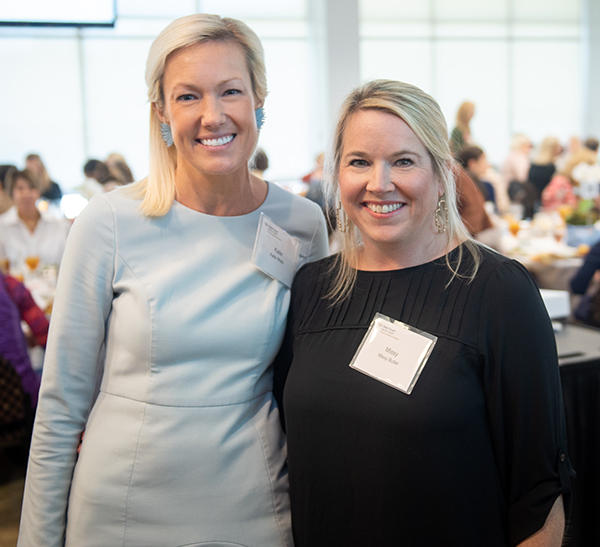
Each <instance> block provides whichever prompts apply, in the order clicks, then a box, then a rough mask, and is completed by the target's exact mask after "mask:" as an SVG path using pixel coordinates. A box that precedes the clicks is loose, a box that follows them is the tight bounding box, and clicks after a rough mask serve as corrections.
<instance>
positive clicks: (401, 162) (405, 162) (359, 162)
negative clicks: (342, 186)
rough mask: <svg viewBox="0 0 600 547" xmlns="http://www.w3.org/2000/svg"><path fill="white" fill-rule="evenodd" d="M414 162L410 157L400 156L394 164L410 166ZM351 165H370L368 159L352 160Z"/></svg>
mask: <svg viewBox="0 0 600 547" xmlns="http://www.w3.org/2000/svg"><path fill="white" fill-rule="evenodd" d="M414 163H415V162H414V161H413V160H411V159H409V158H400V159H399V160H396V161H395V162H394V165H395V166H398V167H408V166H410V165H413V164H414ZM349 165H351V166H353V167H368V166H369V162H368V161H367V160H362V159H354V160H351V161H350V164H349Z"/></svg>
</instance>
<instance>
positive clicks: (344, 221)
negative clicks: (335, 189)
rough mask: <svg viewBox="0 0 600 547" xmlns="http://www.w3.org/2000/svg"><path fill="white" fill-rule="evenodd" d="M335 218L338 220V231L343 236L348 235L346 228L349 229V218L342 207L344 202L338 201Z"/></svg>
mask: <svg viewBox="0 0 600 547" xmlns="http://www.w3.org/2000/svg"><path fill="white" fill-rule="evenodd" d="M335 218H336V220H337V225H338V230H339V231H340V232H342V233H343V234H344V233H346V228H347V227H348V216H347V215H346V211H344V208H343V207H342V200H338V202H337V206H336V208H335Z"/></svg>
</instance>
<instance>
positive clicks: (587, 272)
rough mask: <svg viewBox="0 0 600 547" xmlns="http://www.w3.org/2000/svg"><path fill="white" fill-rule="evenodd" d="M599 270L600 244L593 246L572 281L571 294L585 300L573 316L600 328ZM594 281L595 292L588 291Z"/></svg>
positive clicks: (576, 308)
mask: <svg viewBox="0 0 600 547" xmlns="http://www.w3.org/2000/svg"><path fill="white" fill-rule="evenodd" d="M598 270H600V242H598V243H596V244H595V245H593V246H592V248H591V249H590V252H589V253H588V254H587V256H586V257H585V261H584V262H583V265H582V266H581V268H579V270H577V273H576V274H575V275H574V276H573V278H572V279H571V281H570V286H571V292H572V293H573V294H580V295H583V298H582V299H581V300H580V301H579V304H578V305H577V306H576V307H575V309H574V310H573V315H574V316H575V318H576V319H578V320H579V321H583V322H584V323H586V324H588V325H592V326H594V327H600V298H599V296H600V292H598V291H599V290H600V286H598V281H600V279H599V274H598V273H597V272H598ZM592 280H594V283H595V285H592V287H593V288H594V289H595V290H590V291H588V288H590V284H591V283H592ZM586 293H587V294H586Z"/></svg>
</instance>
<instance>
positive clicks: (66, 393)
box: [18, 197, 115, 547]
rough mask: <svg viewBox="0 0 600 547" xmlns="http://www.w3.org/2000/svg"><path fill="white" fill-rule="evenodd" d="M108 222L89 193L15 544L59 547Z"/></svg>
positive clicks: (108, 246)
mask: <svg viewBox="0 0 600 547" xmlns="http://www.w3.org/2000/svg"><path fill="white" fill-rule="evenodd" d="M114 226H115V222H114V213H113V211H112V209H111V207H110V205H109V204H108V202H107V201H106V200H105V199H104V198H102V197H98V198H95V199H94V200H93V201H92V202H91V203H90V204H89V205H88V206H87V207H86V209H84V211H83V212H82V213H81V215H80V216H79V217H78V218H77V220H76V221H75V224H74V225H73V227H72V229H71V232H70V234H69V238H68V241H67V246H66V250H65V254H64V258H63V261H62V264H61V269H60V274H59V278H58V284H57V290H56V299H55V304H54V310H53V316H52V320H51V324H50V331H49V338H48V345H47V349H46V359H45V362H44V372H43V378H42V386H41V390H40V401H39V405H38V411H37V416H36V421H35V427H34V431H33V439H32V445H31V452H30V460H29V466H28V475H27V481H26V487H25V495H24V503H23V513H22V518H21V529H20V535H19V543H18V545H19V547H34V546H35V547H39V546H40V545H44V546H46V547H58V546H62V545H63V542H64V536H65V522H66V510H67V501H68V495H69V488H70V483H71V479H72V475H73V470H74V465H75V461H76V458H77V446H78V443H79V439H80V435H81V433H82V431H83V430H84V429H85V424H86V420H87V417H88V414H89V411H90V407H91V405H92V401H93V397H94V394H95V388H96V381H97V374H98V373H99V369H100V363H99V356H100V353H101V348H102V345H103V342H104V335H105V323H106V320H107V317H108V315H109V313H110V310H111V305H112V298H113V289H112V283H113V276H114V271H115V267H114V264H115V228H114Z"/></svg>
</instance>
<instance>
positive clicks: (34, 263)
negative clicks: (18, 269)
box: [25, 255, 40, 272]
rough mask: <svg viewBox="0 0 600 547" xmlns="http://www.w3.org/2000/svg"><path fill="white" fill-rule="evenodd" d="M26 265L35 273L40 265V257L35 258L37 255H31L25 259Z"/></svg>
mask: <svg viewBox="0 0 600 547" xmlns="http://www.w3.org/2000/svg"><path fill="white" fill-rule="evenodd" d="M25 264H27V267H28V268H29V270H30V271H32V272H33V271H34V270H35V269H36V268H37V267H38V266H39V264H40V257H39V256H35V255H30V256H28V257H26V258H25Z"/></svg>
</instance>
